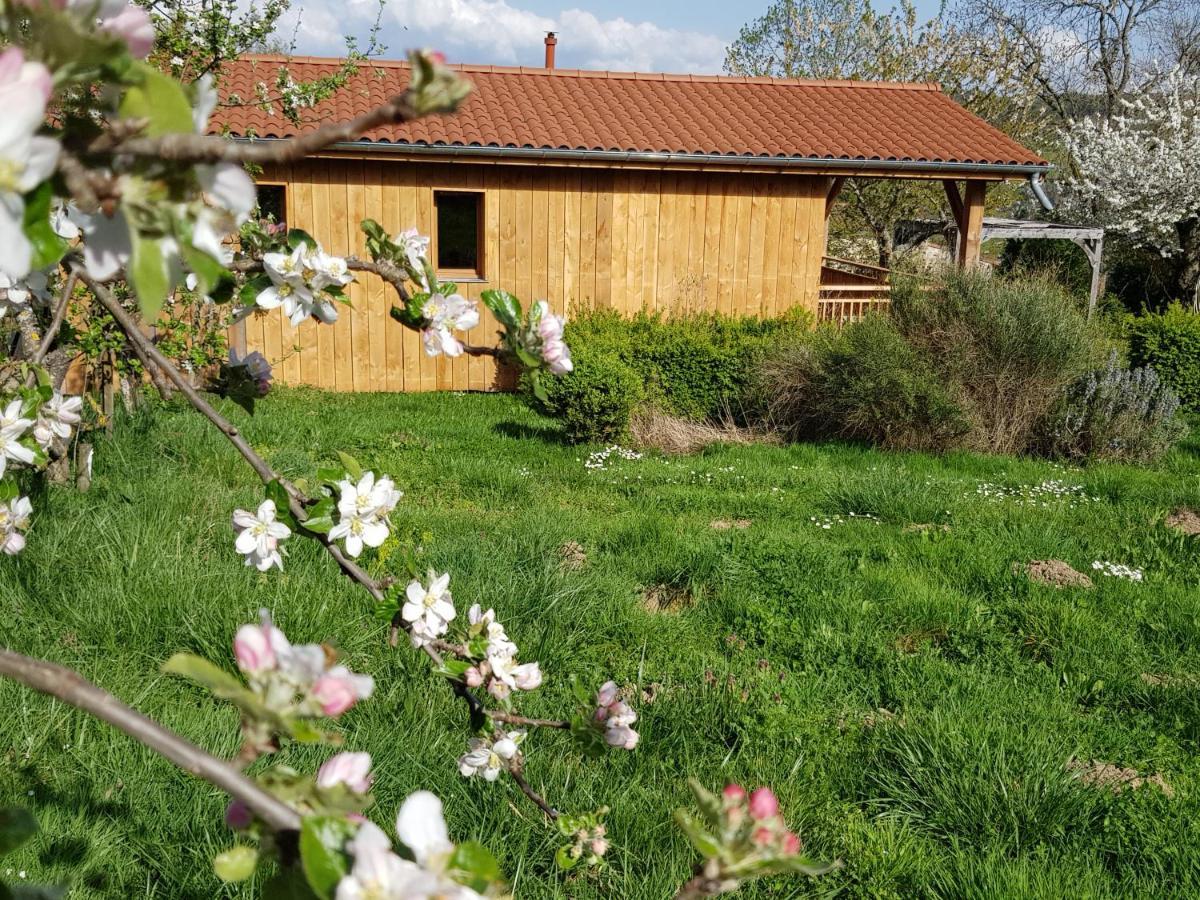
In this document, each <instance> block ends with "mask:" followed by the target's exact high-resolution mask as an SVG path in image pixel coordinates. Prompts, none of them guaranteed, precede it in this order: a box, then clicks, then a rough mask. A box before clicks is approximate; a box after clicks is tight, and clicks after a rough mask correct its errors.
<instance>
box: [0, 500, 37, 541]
mask: <svg viewBox="0 0 1200 900" xmlns="http://www.w3.org/2000/svg"><path fill="white" fill-rule="evenodd" d="M32 514H33V507H32V506H31V505H30V503H29V498H28V497H16V498H14V499H13V500H10V501H9V502H8V503H0V552H2V553H4V554H5V555H7V556H16V555H17V554H18V553H20V552H21V551H22V550H24V549H25V535H24V534H22V532H24V531H26V530H28V528H29V517H30V515H32Z"/></svg>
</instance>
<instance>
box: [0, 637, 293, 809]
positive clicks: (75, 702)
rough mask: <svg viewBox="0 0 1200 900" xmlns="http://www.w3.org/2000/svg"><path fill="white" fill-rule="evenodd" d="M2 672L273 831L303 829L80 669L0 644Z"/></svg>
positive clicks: (276, 803)
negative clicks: (236, 804) (147, 752)
mask: <svg viewBox="0 0 1200 900" xmlns="http://www.w3.org/2000/svg"><path fill="white" fill-rule="evenodd" d="M0 675H3V676H5V677H7V678H11V679H12V680H13V681H16V682H19V683H21V684H23V685H25V686H26V687H29V688H32V689H33V690H35V691H39V692H41V693H43V694H48V695H49V696H51V697H55V698H57V699H59V700H61V701H62V702H63V703H67V704H69V705H71V706H74V707H75V708H76V709H81V710H83V711H84V712H86V713H88V714H89V715H92V716H95V717H96V718H97V719H102V720H103V721H105V722H107V723H108V724H110V725H112V726H113V727H114V728H116V729H118V730H119V731H123V732H124V733H125V734H127V735H129V736H130V737H131V738H133V739H134V740H135V741H137V742H138V743H140V744H142V745H143V746H146V747H149V748H150V749H151V750H153V751H154V752H155V753H157V754H159V755H160V756H163V757H165V758H166V759H168V760H170V761H171V762H173V763H174V764H175V765H177V766H179V768H181V769H183V770H184V771H185V772H189V773H191V774H192V775H195V776H196V777H197V778H202V779H204V780H205V781H207V782H208V783H209V784H211V785H213V786H214V787H217V788H219V789H221V790H222V791H224V792H225V793H226V794H228V795H229V796H230V797H233V798H234V799H235V800H240V801H241V802H242V803H244V804H246V806H247V807H248V808H249V809H250V810H252V811H253V812H254V814H255V815H257V816H258V818H260V819H262V820H263V822H265V823H266V824H267V825H269V826H270V827H271V828H272V829H273V830H275V831H299V830H300V814H299V813H298V812H296V811H295V810H294V809H292V808H291V807H289V806H288V805H287V804H285V803H283V802H282V801H281V800H278V799H276V798H275V797H273V796H272V795H271V794H268V793H267V792H266V791H264V790H263V789H262V788H260V787H259V786H258V785H257V784H255V783H254V782H253V781H251V780H250V779H249V778H247V777H246V776H245V775H243V774H242V773H241V772H239V771H238V770H237V769H236V768H234V767H233V766H232V765H230V764H229V763H227V762H226V761H225V760H222V759H218V758H217V757H215V756H213V755H212V754H210V753H208V752H206V751H204V750H201V749H200V748H199V747H197V746H196V745H195V744H193V743H191V742H190V741H188V740H185V739H184V738H182V737H180V736H179V735H177V734H176V733H175V732H173V731H170V730H169V729H167V728H164V727H163V726H162V725H159V724H158V723H157V722H155V721H154V720H153V719H150V718H147V717H146V716H144V715H142V714H141V713H140V712H138V711H137V710H135V709H133V708H132V707H130V706H126V705H125V704H124V703H122V702H121V701H120V700H118V699H117V698H116V697H114V696H113V695H112V694H110V693H108V691H105V690H102V689H100V688H98V687H96V685H94V684H92V683H91V682H90V681H88V680H87V679H85V678H84V677H83V676H82V675H80V674H78V673H77V672H73V671H72V670H70V669H68V668H65V667H63V666H60V665H57V664H55V663H51V662H46V661H45V660H40V659H34V658H33V657H30V656H24V655H22V654H20V653H16V652H14V651H12V650H9V649H7V648H6V647H0Z"/></svg>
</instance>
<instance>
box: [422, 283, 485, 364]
mask: <svg viewBox="0 0 1200 900" xmlns="http://www.w3.org/2000/svg"><path fill="white" fill-rule="evenodd" d="M421 315H422V316H424V318H425V320H426V321H427V322H428V323H429V324H428V325H426V327H425V328H424V329H423V330H422V331H421V339H422V342H423V343H424V345H425V353H426V355H427V356H438V355H440V354H443V353H444V354H445V355H446V356H449V357H451V358H453V357H456V356H461V355H462V353H463V345H462V343H461V342H460V341H459V340H458V339H457V338H456V337H454V335H453V334H452V333H451V332H452V331H456V330H457V331H470V330H471V329H472V328H474V327H475V326H476V325H478V324H479V307H478V305H477V304H476V303H475V302H474V301H473V300H468V299H467V298H466V297H464V296H462V295H461V294H450V295H445V294H430V295H429V298H428V299H427V300H426V301H425V303H424V305H423V306H422V307H421Z"/></svg>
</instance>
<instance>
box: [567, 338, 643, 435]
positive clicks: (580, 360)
mask: <svg viewBox="0 0 1200 900" xmlns="http://www.w3.org/2000/svg"><path fill="white" fill-rule="evenodd" d="M568 346H569V345H568ZM571 352H572V358H573V361H574V363H575V368H574V370H573V371H572V372H571V373H570V374H568V375H565V376H563V377H561V378H547V379H545V380H544V381H543V385H544V387H545V388H546V397H547V400H546V402H545V404H543V405H544V406H545V408H546V411H547V412H548V413H549V414H550V415H552V416H554V417H556V418H557V419H558V420H559V421H560V422H562V425H563V430H564V432H565V433H566V436H567V439H568V440H569V441H571V442H572V443H576V444H583V443H601V442H609V441H616V440H619V439H621V438H622V437H623V436H624V435H625V433H626V432H627V431H628V429H629V417H630V415H631V414H632V413H633V410H634V408H635V407H636V406H637V405H638V404H639V403H641V402H642V400H643V399H645V391H644V389H643V387H642V380H641V378H640V376H639V375H638V373H637V372H635V371H634V370H633V369H632V368H631V367H630V366H628V365H626V364H625V363H624V362H623V361H622V360H621V358H620V357H619V356H618V355H617V354H616V353H613V352H612V351H609V350H603V349H596V348H595V347H591V346H583V347H572V348H571Z"/></svg>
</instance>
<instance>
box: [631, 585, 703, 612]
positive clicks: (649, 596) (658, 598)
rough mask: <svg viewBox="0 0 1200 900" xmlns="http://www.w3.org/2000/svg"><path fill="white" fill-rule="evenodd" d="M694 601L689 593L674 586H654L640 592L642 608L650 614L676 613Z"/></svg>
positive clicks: (685, 589)
mask: <svg viewBox="0 0 1200 900" xmlns="http://www.w3.org/2000/svg"><path fill="white" fill-rule="evenodd" d="M695 602H696V600H695V598H694V597H693V596H692V594H691V591H689V590H688V589H687V588H684V587H679V586H678V585H675V584H655V585H651V586H650V587H648V588H646V589H645V590H644V591H642V606H644V607H645V608H646V611H647V612H652V613H677V612H679V611H681V610H684V609H687V608H688V607H689V606H691V605H692V604H693V603H695Z"/></svg>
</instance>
